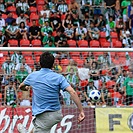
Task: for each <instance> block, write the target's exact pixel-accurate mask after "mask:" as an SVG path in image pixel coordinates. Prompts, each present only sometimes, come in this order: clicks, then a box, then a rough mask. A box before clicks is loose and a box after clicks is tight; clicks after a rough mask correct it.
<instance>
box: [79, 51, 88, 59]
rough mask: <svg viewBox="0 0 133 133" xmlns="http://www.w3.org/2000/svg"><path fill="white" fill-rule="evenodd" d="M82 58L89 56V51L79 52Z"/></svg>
mask: <svg viewBox="0 0 133 133" xmlns="http://www.w3.org/2000/svg"><path fill="white" fill-rule="evenodd" d="M81 55H82V58H83V59H86V58H87V57H88V56H89V52H81Z"/></svg>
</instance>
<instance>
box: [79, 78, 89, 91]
mask: <svg viewBox="0 0 133 133" xmlns="http://www.w3.org/2000/svg"><path fill="white" fill-rule="evenodd" d="M86 85H88V80H80V81H79V87H81V89H82V90H84V89H85V86H86Z"/></svg>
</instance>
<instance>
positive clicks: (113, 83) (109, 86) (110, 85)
mask: <svg viewBox="0 0 133 133" xmlns="http://www.w3.org/2000/svg"><path fill="white" fill-rule="evenodd" d="M115 84H116V82H114V81H112V80H109V81H107V82H106V83H105V86H106V88H108V89H110V88H111V89H112V88H113V86H114V85H115Z"/></svg>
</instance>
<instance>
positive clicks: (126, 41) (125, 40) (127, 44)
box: [122, 31, 132, 48]
mask: <svg viewBox="0 0 133 133" xmlns="http://www.w3.org/2000/svg"><path fill="white" fill-rule="evenodd" d="M130 36H131V34H130V32H129V31H126V35H125V37H124V38H123V40H122V44H123V46H124V48H131V45H132V40H131V37H130Z"/></svg>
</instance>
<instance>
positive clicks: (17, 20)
mask: <svg viewBox="0 0 133 133" xmlns="http://www.w3.org/2000/svg"><path fill="white" fill-rule="evenodd" d="M28 18H29V16H27V15H25V14H24V12H23V11H22V12H21V13H20V16H19V17H17V19H16V23H17V25H20V23H21V22H24V23H25V25H27V23H26V20H27V19H28Z"/></svg>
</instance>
